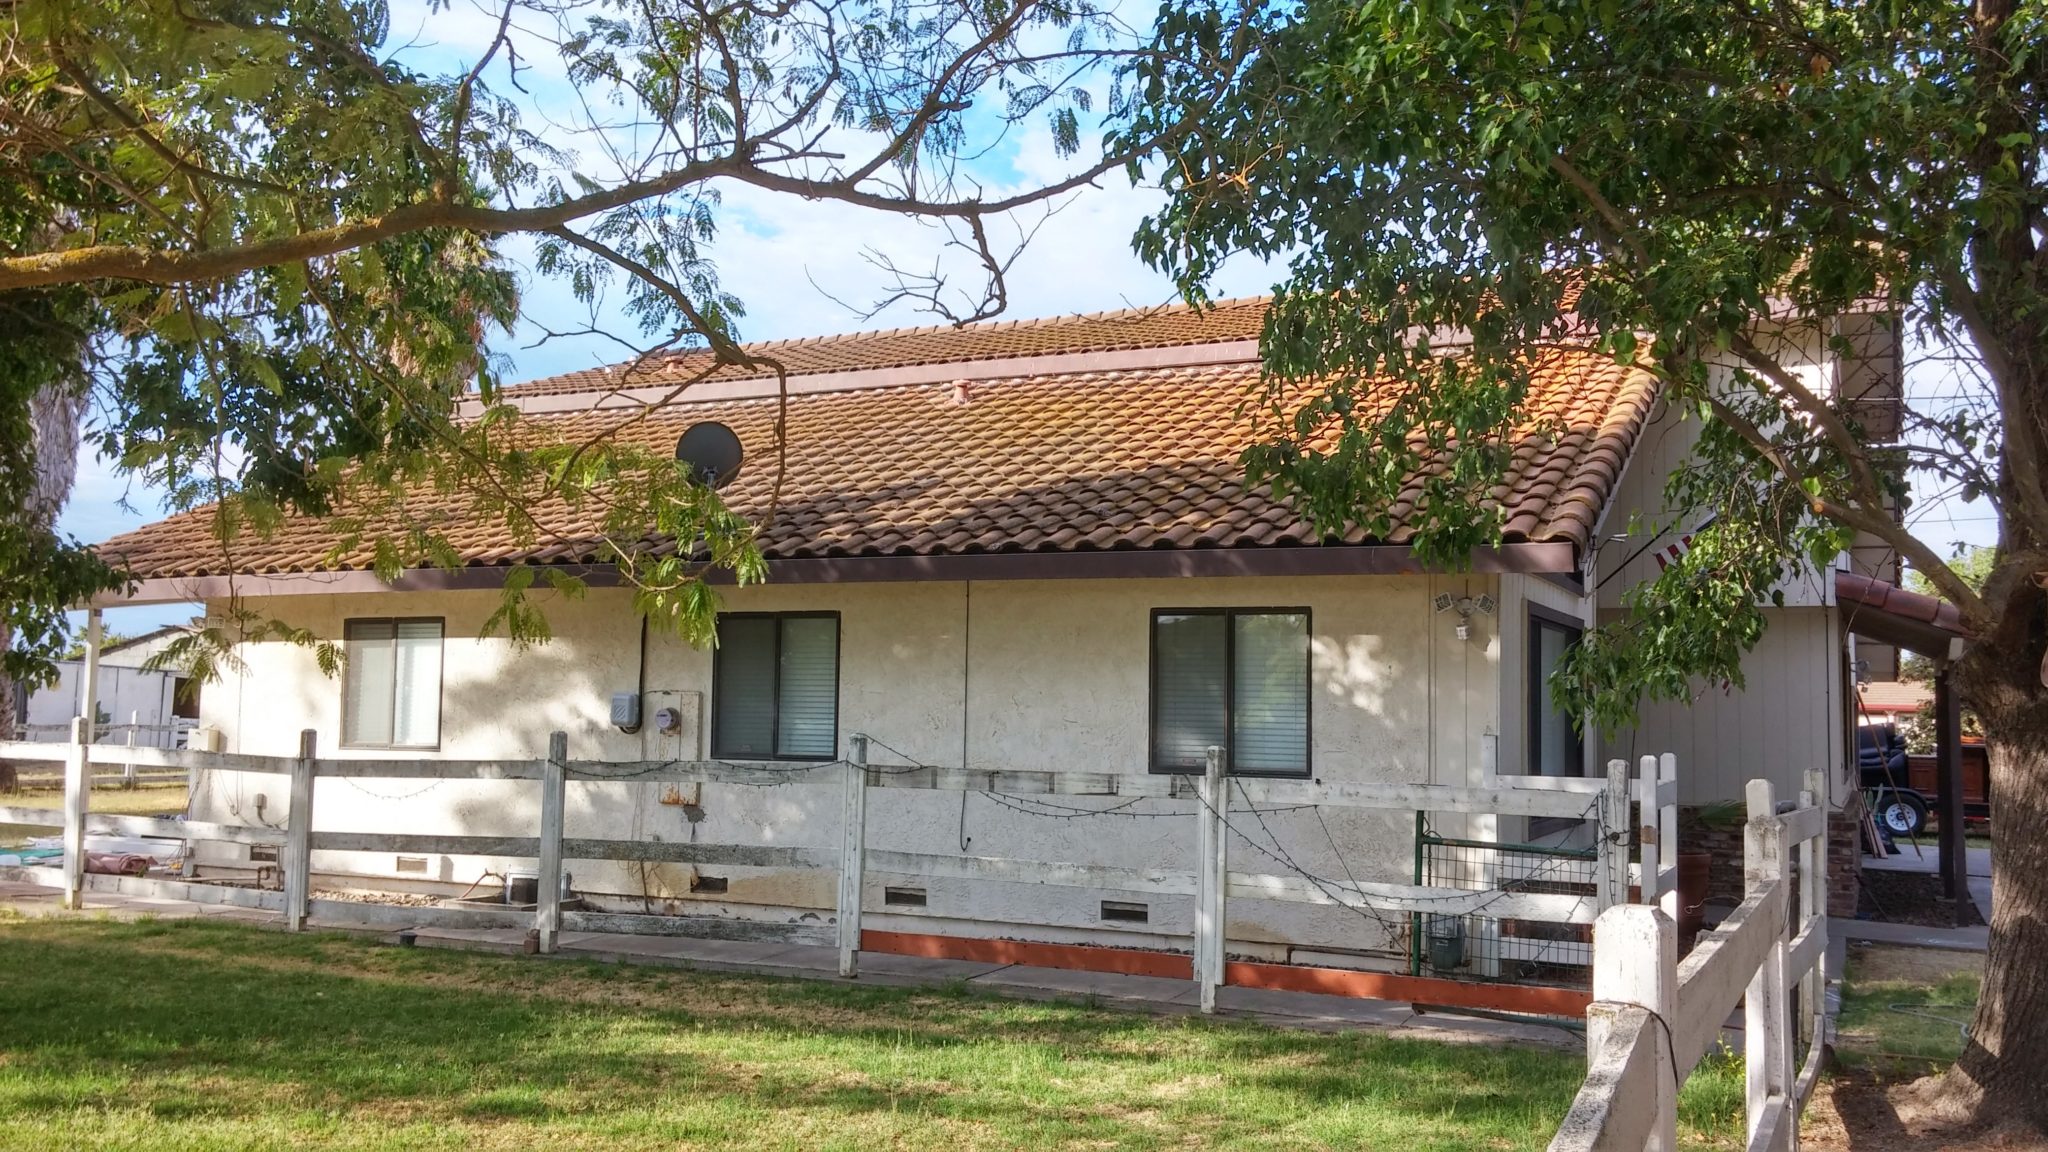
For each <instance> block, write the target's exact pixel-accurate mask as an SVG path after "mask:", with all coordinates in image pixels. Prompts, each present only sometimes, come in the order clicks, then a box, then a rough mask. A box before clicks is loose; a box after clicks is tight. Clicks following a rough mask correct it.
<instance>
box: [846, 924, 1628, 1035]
mask: <svg viewBox="0 0 2048 1152" xmlns="http://www.w3.org/2000/svg"><path fill="white" fill-rule="evenodd" d="M860 947H861V951H863V952H886V953H889V954H891V955H896V956H923V957H926V958H928V959H933V960H972V961H976V962H978V963H982V964H1022V965H1025V966H1027V967H1031V968H1061V969H1065V970H1067V971H1070V972H1114V973H1117V974H1119V975H1124V976H1158V977H1160V978H1162V979H1166V980H1193V979H1194V978H1195V967H1194V961H1193V960H1191V959H1190V958H1188V957H1186V956H1180V955H1176V954H1174V953H1171V952H1154V951H1151V950H1149V949H1143V948H1111V947H1107V946H1104V945H1099V944H1041V943H1037V942H1034V941H1030V940H990V939H985V938H981V937H973V936H937V935H933V934H931V933H926V932H876V931H868V932H862V933H861V934H860ZM1223 982H1224V983H1225V984H1228V985H1230V986H1232V987H1235V988H1265V989H1270V990H1272V991H1276V992H1315V993H1319V994H1321V995H1324V996H1347V997H1350V998H1352V999H1355V1000H1392V1001H1394V1002H1396V1003H1402V1004H1439V1005H1442V1006H1443V1007H1446V1008H1485V1009H1488V1010H1490V1011H1494V1012H1522V1013H1527V1014H1529V1015H1534V1016H1583V1015H1585V1014H1586V1005H1588V1004H1590V1003H1592V1002H1593V996H1592V993H1590V992H1585V991H1582V990H1580V989H1577V988H1535V987H1529V986H1525V985H1520V984H1478V983H1472V982H1469V981H1465V980H1441V979H1437V978H1435V977H1432V976H1401V975H1395V974H1392V973H1387V972H1356V971H1352V970H1351V969H1348V968H1311V967H1307V966H1305V965H1301V964H1247V963H1231V964H1225V965H1224V966H1223Z"/></svg>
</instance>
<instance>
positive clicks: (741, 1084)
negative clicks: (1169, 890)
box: [0, 919, 1741, 1152]
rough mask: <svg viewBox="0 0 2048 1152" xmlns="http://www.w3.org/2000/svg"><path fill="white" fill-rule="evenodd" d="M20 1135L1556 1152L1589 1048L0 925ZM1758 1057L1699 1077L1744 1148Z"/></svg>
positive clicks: (165, 1144)
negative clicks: (1583, 1052)
mask: <svg viewBox="0 0 2048 1152" xmlns="http://www.w3.org/2000/svg"><path fill="white" fill-rule="evenodd" d="M0 970H4V971H5V972H7V973H8V976H7V979H5V980H4V981H0V1020H4V1021H6V1024H5V1026H4V1027H0V1116H6V1117H7V1118H8V1119H7V1122H6V1124H5V1125H0V1145H5V1146H8V1147H24V1148H26V1147H92V1148H100V1149H113V1148H151V1149H158V1148H180V1149H216V1148H222V1149H224V1148H269V1147H283V1146H290V1147H294V1148H320V1147H347V1148H362V1149H400V1148H403V1149H414V1148H429V1149H431V1148H445V1149H461V1150H463V1152H486V1150H490V1149H499V1148H505V1149H513V1148H517V1149H527V1148H540V1147H568V1148H583V1149H597V1150H612V1149H625V1148H643V1147H663V1148H667V1147H676V1146H684V1147H694V1148H746V1149H756V1148H759V1149H811V1148H846V1149H856V1148H858V1149H866V1148H876V1147H890V1148H906V1149H941V1150H944V1152H968V1150H974V1149H995V1148H1048V1147H1073V1148H1144V1149H1150V1148H1232V1149H1282V1148H1285V1149H1295V1148H1325V1147H1367V1148H1377V1147H1398V1148H1401V1149H1403V1150H1404V1152H1423V1150H1428V1149H1442V1150H1451V1149H1457V1150H1464V1149H1503V1150H1507V1149H1524V1148H1526V1149H1536V1148H1541V1147H1543V1146H1544V1145H1545V1144H1546V1143H1547V1142H1548V1141H1549V1139H1550V1136H1551V1134H1552V1133H1553V1132H1554V1131H1555V1128H1556V1125H1557V1121H1558V1119H1559V1118H1560V1117H1561V1116H1562V1115H1563V1112H1564V1109H1565V1107H1566V1105H1567V1104H1568V1103H1569V1101H1570V1099H1571V1097H1572V1094H1573V1093H1574V1092H1575V1091H1576V1090H1577V1087H1578V1084H1579V1080H1580V1077H1581V1075H1582V1068H1583V1065H1582V1061H1581V1058H1580V1057H1579V1055H1578V1054H1577V1053H1574V1052H1570V1051H1555V1050H1538V1049H1520V1048H1501V1047H1491V1046H1483V1045H1461V1044H1447V1043H1433V1042H1426V1041H1419V1040H1396V1039H1389V1038H1387V1037H1384V1036H1378V1035H1374V1034H1371V1033H1350V1034H1335V1035H1333V1034H1324V1033H1311V1032H1296V1031H1284V1030H1277V1029H1271V1028H1265V1027H1261V1026H1256V1025H1251V1024H1245V1023H1233V1022H1227V1021H1210V1020H1199V1019H1187V1018H1182V1017H1160V1016H1152V1015H1142V1014H1131V1013H1118V1012H1111V1011H1104V1010H1100V1009H1095V1008H1089V1007H1085V1006H1080V1005H1071V1004H1044V1003H1033V1002H1022V1001H1008V1000H997V999H989V998H984V997H982V996H980V995H977V994H976V993H975V992H974V991H972V990H970V989H967V988H965V987H961V986H953V987H949V988H942V989H936V990H927V991H908V990H900V989H883V988H863V987H848V986H845V985H836V984H827V983H819V982H803V981H782V980H773V979H768V978H757V977H736V976H723V975H713V974H707V973H693V972H684V971H677V970H674V969H662V968H651V967H610V966H605V965H599V964H593V963H576V962H545V961H534V960H528V959H523V958H516V957H502V956H486V955H475V954H464V953H455V952H443V951H436V950H429V949H417V950H416V949H399V948H387V947H380V946H376V945H373V944H370V943H368V942H366V941H363V940H360V939H355V938H350V937H342V936H332V935H310V936H298V937H290V936H285V935H282V934H279V933H273V932H267V931H263V930H261V929H255V928H250V927H246V926H241V925H234V924H227V923H218V922H206V921H178V922H148V921H144V922H139V923H133V924H123V923H115V922H110V921H97V920H96V921H85V920H76V919H60V920H23V919H14V920H6V919H0ZM1740 1095H1741V1074H1740V1069H1739V1067H1735V1068H1733V1070H1732V1074H1731V1069H1730V1067H1729V1066H1728V1064H1727V1062H1726V1061H1725V1060H1724V1061H1719V1062H1716V1063H1714V1064H1712V1065H1710V1066H1708V1067H1706V1068H1704V1069H1703V1071H1702V1072H1701V1074H1699V1075H1697V1076H1696V1077H1695V1078H1694V1082H1693V1084H1691V1085H1688V1091H1687V1093H1686V1097H1685V1100H1684V1107H1685V1117H1686V1124H1687V1127H1688V1128H1691V1129H1694V1131H1693V1133H1692V1135H1693V1137H1694V1143H1693V1146H1695V1147H1719V1146H1733V1145H1734V1143H1735V1139H1736V1137H1735V1129H1734V1127H1733V1126H1732V1125H1731V1123H1730V1120H1731V1118H1732V1117H1733V1116H1735V1115H1737V1114H1738V1113H1739V1109H1740Z"/></svg>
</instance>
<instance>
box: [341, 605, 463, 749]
mask: <svg viewBox="0 0 2048 1152" xmlns="http://www.w3.org/2000/svg"><path fill="white" fill-rule="evenodd" d="M441 640H442V624H441V621H439V620H350V621H347V622H346V623H344V624H343V625H342V647H343V650H344V651H345V652H346V654H347V657H348V661H347V667H346V669H345V670H344V671H343V673H342V703H341V714H342V732H341V742H342V744H343V745H345V746H347V747H351V748H434V747H438V746H439V745H440V743H441Z"/></svg>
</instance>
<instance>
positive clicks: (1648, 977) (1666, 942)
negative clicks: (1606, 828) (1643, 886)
mask: <svg viewBox="0 0 2048 1152" xmlns="http://www.w3.org/2000/svg"><path fill="white" fill-rule="evenodd" d="M1593 1000H1594V1007H1595V1008H1596V1009H1597V1008H1599V1007H1600V1006H1601V1005H1603V1004H1632V1005H1635V1006H1637V1007H1639V1008H1646V1009H1648V1010H1649V1011H1650V1013H1651V1015H1652V1016H1653V1017H1655V1019H1653V1020H1652V1021H1651V1028H1650V1036H1651V1044H1652V1051H1651V1059H1650V1063H1651V1066H1652V1067H1653V1068H1655V1069H1656V1077H1657V1123H1656V1126H1655V1127H1654V1128H1652V1129H1651V1130H1650V1139H1649V1140H1648V1141H1647V1142H1646V1143H1645V1144H1644V1145H1643V1147H1644V1149H1645V1150H1646V1152H1677V1149H1678V1081H1677V1079H1676V1078H1675V1076H1674V1075H1673V1073H1674V1070H1675V1068H1676V1065H1675V1064H1674V1063H1673V1060H1674V1056H1673V1053H1672V1036H1671V1021H1672V1019H1673V1018H1675V1017H1676V1016H1677V1014H1678V925H1677V923H1676V922H1675V921H1673V920H1672V919H1671V917H1669V916H1667V915H1665V914H1664V910H1663V909H1661V908H1658V907H1656V906H1654V905H1647V904H1617V905H1615V906H1614V907H1612V908H1609V909H1608V910H1607V911H1605V912H1602V913H1601V914H1600V918H1599V919H1598V920H1595V921H1594V922H1593ZM1613 1023H1614V1017H1613V1015H1612V1014H1610V1013H1605V1012H1599V1011H1592V1012H1588V1013H1586V1055H1587V1059H1588V1061H1589V1062H1590V1061H1593V1060H1597V1059H1598V1058H1599V1056H1600V1051H1601V1049H1603V1048H1604V1047H1606V1045H1607V1039H1608V1033H1609V1031H1610V1030H1611V1029H1612V1027H1613ZM1622 1090H1623V1091H1627V1090H1628V1088H1627V1086H1623V1089H1622Z"/></svg>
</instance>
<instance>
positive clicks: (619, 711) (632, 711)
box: [612, 692, 640, 732]
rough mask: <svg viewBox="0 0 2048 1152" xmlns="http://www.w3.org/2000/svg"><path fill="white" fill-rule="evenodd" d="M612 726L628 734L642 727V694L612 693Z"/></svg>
mask: <svg viewBox="0 0 2048 1152" xmlns="http://www.w3.org/2000/svg"><path fill="white" fill-rule="evenodd" d="M612 724H613V725H615V726H616V727H619V728H622V729H624V730H626V731H628V732H633V731H637V730H638V729H639V727H640V694H639V693H638V692H614V693H612Z"/></svg>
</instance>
